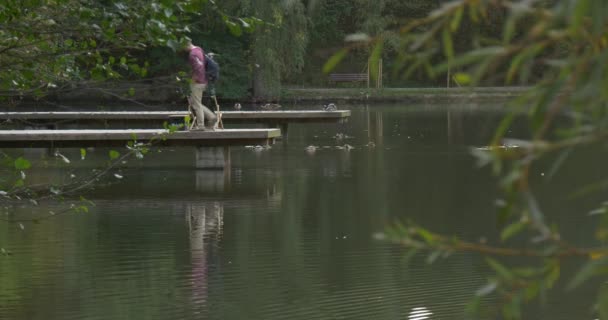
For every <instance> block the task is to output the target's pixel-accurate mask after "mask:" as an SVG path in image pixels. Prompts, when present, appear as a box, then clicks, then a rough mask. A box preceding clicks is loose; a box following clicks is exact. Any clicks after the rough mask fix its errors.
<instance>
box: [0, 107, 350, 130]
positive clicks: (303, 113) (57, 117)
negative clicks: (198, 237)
mask: <svg viewBox="0 0 608 320" xmlns="http://www.w3.org/2000/svg"><path fill="white" fill-rule="evenodd" d="M187 115H188V112H187V111H60V112H52V111H48V112H0V121H1V122H4V123H5V124H6V123H7V122H8V123H9V124H10V125H11V126H13V127H14V126H17V125H18V126H24V125H26V126H27V125H30V126H48V127H54V128H56V127H57V126H59V125H61V124H81V125H100V124H102V125H105V126H109V125H113V124H123V125H133V124H146V125H148V126H150V125H154V126H160V125H162V123H163V122H173V123H174V122H180V121H181V119H183V118H184V117H186V116H187ZM350 115H351V112H350V110H336V111H321V110H285V111H222V120H223V122H224V123H225V124H230V123H266V124H269V125H285V124H288V123H294V122H343V121H345V120H346V119H348V117H350Z"/></svg>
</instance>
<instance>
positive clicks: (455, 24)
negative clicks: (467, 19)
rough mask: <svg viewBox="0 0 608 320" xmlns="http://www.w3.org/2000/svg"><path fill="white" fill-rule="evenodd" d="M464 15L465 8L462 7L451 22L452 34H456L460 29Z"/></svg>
mask: <svg viewBox="0 0 608 320" xmlns="http://www.w3.org/2000/svg"><path fill="white" fill-rule="evenodd" d="M463 14H464V6H460V7H459V8H458V9H457V10H456V13H454V16H453V17H452V21H450V30H451V31H452V32H456V31H457V30H458V28H460V22H461V21H462V16H463Z"/></svg>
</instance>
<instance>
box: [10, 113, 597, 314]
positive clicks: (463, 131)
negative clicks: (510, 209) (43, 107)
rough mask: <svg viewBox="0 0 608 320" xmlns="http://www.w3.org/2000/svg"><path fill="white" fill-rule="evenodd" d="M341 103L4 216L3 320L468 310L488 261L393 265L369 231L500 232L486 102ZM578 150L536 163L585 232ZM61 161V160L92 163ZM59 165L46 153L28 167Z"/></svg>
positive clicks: (579, 232)
mask: <svg viewBox="0 0 608 320" xmlns="http://www.w3.org/2000/svg"><path fill="white" fill-rule="evenodd" d="M341 107H345V106H341ZM349 108H351V109H352V111H353V115H352V117H351V119H350V121H349V122H348V123H345V124H294V125H291V126H290V128H289V138H288V139H287V141H284V142H278V143H277V144H275V145H274V146H273V147H272V148H271V149H269V150H262V151H256V150H255V149H253V148H245V147H238V148H232V151H231V162H232V165H231V168H230V169H229V170H226V171H225V172H222V171H212V170H196V169H194V150H193V149H191V148H176V149H163V150H161V151H162V152H160V153H158V152H153V154H151V155H149V156H147V157H146V158H145V159H144V160H143V161H142V162H135V163H130V164H129V165H127V167H126V168H124V169H122V170H121V171H120V174H121V175H122V176H124V178H123V179H121V180H118V179H117V181H116V182H115V183H113V184H111V185H101V186H100V187H98V188H97V189H95V190H93V191H91V192H88V193H87V194H86V197H87V198H88V199H90V200H92V201H93V202H94V203H95V206H94V207H91V208H90V212H89V213H80V214H68V215H60V216H57V217H54V218H52V219H47V220H44V221H41V222H40V223H37V224H32V223H27V224H25V225H24V227H25V230H21V228H20V227H19V226H18V225H16V224H7V223H5V222H0V247H4V248H7V249H9V250H10V251H11V252H12V255H10V256H8V257H0V319H19V320H21V319H462V318H464V317H465V315H464V310H465V306H466V304H467V303H468V302H469V301H470V299H471V297H472V296H473V294H474V292H475V290H477V289H478V288H479V287H480V286H482V285H483V284H484V283H485V280H486V276H487V275H488V270H487V268H486V265H485V263H484V261H483V258H481V257H478V256H476V255H474V254H455V255H452V256H451V257H449V258H448V259H445V260H440V261H438V262H436V263H435V264H432V265H429V264H427V262H426V259H427V256H426V255H425V254H418V255H416V256H414V257H413V258H412V259H411V260H409V261H405V259H404V250H403V249H402V248H400V247H398V246H396V245H392V244H388V243H385V242H382V241H378V240H374V238H373V235H374V234H375V233H377V232H381V231H382V230H383V229H384V227H385V226H386V225H387V224H388V223H391V222H394V221H396V220H408V219H409V220H412V221H416V222H418V223H420V224H422V225H425V226H427V227H429V228H430V229H432V230H434V231H437V232H443V233H447V234H456V235H459V236H463V237H465V238H467V239H469V240H473V241H476V240H478V239H487V240H489V241H492V240H495V239H496V238H497V234H498V233H499V229H498V228H497V226H496V221H495V206H494V203H495V200H496V199H497V197H499V193H498V191H497V188H496V181H495V179H494V178H493V177H492V176H491V175H490V173H489V170H487V169H478V168H477V167H476V164H475V159H474V158H473V157H472V156H471V155H470V148H471V147H483V146H485V145H486V144H487V141H489V139H490V137H491V135H492V133H493V130H494V128H495V127H496V125H497V124H498V122H499V121H500V118H501V116H500V114H499V113H498V112H497V106H491V105H489V106H471V105H462V106H458V105H452V106H450V108H447V107H446V106H440V105H420V106H406V105H394V106H352V107H349ZM448 110H449V111H448ZM525 128H526V127H525V125H523V124H518V125H517V126H516V127H515V129H514V131H513V132H511V133H510V135H511V136H512V137H524V136H525V135H526V130H525ZM346 145H348V146H346ZM349 146H352V147H353V149H351V148H350V147H349ZM28 152H30V153H31V154H34V156H35V155H36V154H35V152H32V151H28ZM63 152H64V154H65V155H67V156H69V157H72V158H73V159H74V160H76V159H78V157H79V156H78V150H65V151H63ZM89 153H90V155H89V157H90V158H92V160H91V161H93V160H94V158H95V157H96V154H97V156H98V157H100V158H102V155H103V156H105V155H107V151H106V150H93V151H90V152H89ZM31 154H30V155H31ZM579 158H580V159H584V160H585V161H586V164H585V165H582V166H581V165H579V163H578V162H577V161H578V160H576V159H578V158H576V157H575V158H574V160H571V161H570V162H567V163H565V164H564V166H565V169H564V170H565V172H566V173H565V174H563V175H560V176H557V177H555V178H553V180H551V181H550V182H547V181H546V180H544V178H543V177H544V176H545V175H544V173H545V172H548V170H550V168H549V164H548V163H547V164H544V163H542V162H541V163H540V164H539V166H537V167H536V170H537V171H538V172H535V173H534V176H533V178H532V180H533V182H534V183H535V185H538V193H539V196H540V198H541V200H543V199H544V200H545V201H544V202H542V204H543V206H544V207H545V208H546V209H547V210H548V211H550V212H551V215H552V219H554V220H555V221H557V222H560V223H561V224H562V225H564V226H565V228H566V229H567V230H564V232H565V234H567V235H570V236H573V237H574V238H575V239H577V240H578V241H580V243H583V244H584V243H587V242H589V241H591V240H590V239H591V236H590V235H589V234H588V232H587V231H586V230H588V228H587V227H589V226H591V225H592V223H593V222H592V221H586V220H583V221H582V222H579V220H576V217H574V214H576V212H578V211H580V209H581V208H587V207H589V208H592V203H591V202H584V201H582V200H581V201H582V202H581V201H576V200H567V199H564V200H559V199H560V198H559V195H563V194H567V193H568V192H571V191H572V190H570V189H568V186H569V184H570V182H573V181H579V180H580V179H585V178H589V177H593V176H594V175H595V174H596V173H597V172H596V171H597V168H598V167H601V163H602V162H601V159H595V160H594V159H591V160H589V158H588V157H586V156H585V154H581V155H579ZM580 161H583V160H580ZM589 161H591V163H590V164H589ZM51 162H52V161H51ZM74 162H75V164H73V166H72V167H71V168H72V169H69V170H81V171H82V170H87V169H90V168H92V167H93V164H90V162H89V160H86V161H78V160H76V161H74ZM66 170H68V169H65V168H58V167H57V165H55V164H54V163H51V164H50V168H49V169H44V170H41V169H38V170H37V171H34V172H32V173H30V175H31V179H42V180H44V179H45V178H48V177H53V176H61V175H62V174H64V173H66ZM573 170H576V174H573V173H572V172H573ZM556 198H557V199H556ZM587 200H588V199H587ZM586 203H589V205H587V207H586V205H585V204H586ZM58 209H60V208H55V207H52V208H49V207H46V206H44V205H43V206H41V207H39V208H37V209H35V210H38V212H33V213H34V214H45V213H46V212H48V210H58ZM26 211H27V210H26ZM21 214H23V215H28V214H31V212H22V213H21ZM573 221H576V223H571V222H573ZM581 290H582V291H580V292H578V293H577V294H576V295H574V296H569V297H568V298H565V296H562V294H561V293H558V294H556V295H555V296H552V297H550V298H549V299H548V301H547V302H546V304H545V305H544V306H533V307H531V308H530V310H529V311H527V314H528V318H529V319H591V316H590V310H589V309H588V308H587V306H588V300H589V299H593V297H594V294H595V292H594V291H593V289H589V290H586V289H581ZM558 292H561V290H559V291H558ZM486 303H487V304H489V305H492V304H493V303H494V302H492V301H491V300H489V301H487V302H486ZM588 315H589V316H588Z"/></svg>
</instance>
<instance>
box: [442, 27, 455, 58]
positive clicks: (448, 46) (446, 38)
mask: <svg viewBox="0 0 608 320" xmlns="http://www.w3.org/2000/svg"><path fill="white" fill-rule="evenodd" d="M441 38H442V40H443V53H444V54H445V56H446V58H448V63H449V61H451V60H452V59H453V58H454V43H453V42H452V34H451V33H450V30H449V29H448V28H444V29H443V32H442V33H441Z"/></svg>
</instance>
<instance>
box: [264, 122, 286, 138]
mask: <svg viewBox="0 0 608 320" xmlns="http://www.w3.org/2000/svg"><path fill="white" fill-rule="evenodd" d="M288 127H289V124H288V123H287V122H279V123H271V124H268V128H269V129H280V130H281V136H280V137H278V138H277V139H278V140H283V141H287V128H288Z"/></svg>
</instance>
